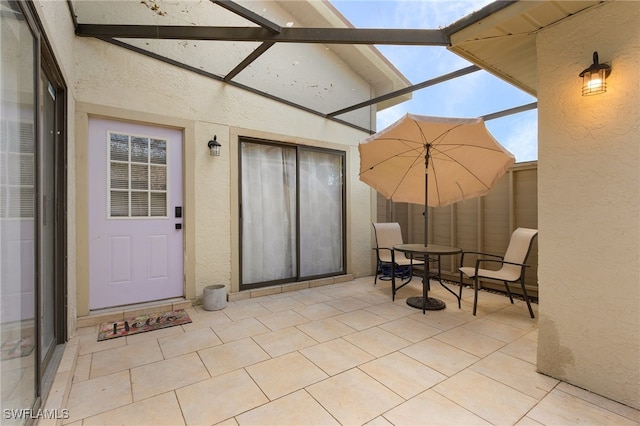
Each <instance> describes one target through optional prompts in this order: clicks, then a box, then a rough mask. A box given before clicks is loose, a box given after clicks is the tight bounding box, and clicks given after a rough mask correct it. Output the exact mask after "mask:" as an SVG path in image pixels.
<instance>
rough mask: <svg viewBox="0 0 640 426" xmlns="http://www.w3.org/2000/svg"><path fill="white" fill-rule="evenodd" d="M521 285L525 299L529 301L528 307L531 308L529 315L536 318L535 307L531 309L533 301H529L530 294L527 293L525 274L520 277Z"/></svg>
mask: <svg viewBox="0 0 640 426" xmlns="http://www.w3.org/2000/svg"><path fill="white" fill-rule="evenodd" d="M520 285H521V286H522V295H523V296H524V300H525V301H526V302H527V308H529V315H531V318H535V315H533V309H531V303H530V302H529V296H528V295H527V289H526V288H525V287H524V276H523V277H522V278H521V279H520Z"/></svg>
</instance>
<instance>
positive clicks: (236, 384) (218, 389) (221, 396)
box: [176, 369, 269, 425]
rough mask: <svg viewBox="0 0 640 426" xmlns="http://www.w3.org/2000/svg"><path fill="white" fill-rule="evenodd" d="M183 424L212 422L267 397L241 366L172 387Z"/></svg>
mask: <svg viewBox="0 0 640 426" xmlns="http://www.w3.org/2000/svg"><path fill="white" fill-rule="evenodd" d="M176 395H177V396H178V402H179V403H180V407H181V408H182V414H183V416H184V419H185V423H186V424H187V425H212V424H214V423H219V422H221V421H223V420H226V419H229V418H230V417H234V416H237V415H238V414H240V413H244V412H245V411H248V410H251V409H253V408H255V407H257V406H259V405H262V404H265V403H267V402H268V401H269V400H268V399H267V397H266V396H265V395H264V393H262V391H261V390H260V388H258V386H257V385H256V384H255V382H254V381H253V379H251V377H250V376H249V375H248V374H247V372H246V371H244V370H243V369H240V370H235V371H232V372H230V373H227V374H223V375H221V376H216V377H214V378H211V379H208V380H205V381H202V382H198V383H195V384H193V385H189V386H185V387H183V388H180V389H178V390H176Z"/></svg>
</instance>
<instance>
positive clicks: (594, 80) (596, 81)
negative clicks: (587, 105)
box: [580, 52, 611, 96]
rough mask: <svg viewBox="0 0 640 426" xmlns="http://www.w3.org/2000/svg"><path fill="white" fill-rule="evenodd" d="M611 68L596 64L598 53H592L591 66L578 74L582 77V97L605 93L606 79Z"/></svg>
mask: <svg viewBox="0 0 640 426" xmlns="http://www.w3.org/2000/svg"><path fill="white" fill-rule="evenodd" d="M610 73H611V67H610V66H609V65H607V64H600V63H598V52H593V64H592V65H591V66H590V67H589V68H587V69H586V70H584V71H582V72H581V73H580V77H582V96H589V95H597V94H599V93H604V92H606V91H607V77H608V76H609V74H610Z"/></svg>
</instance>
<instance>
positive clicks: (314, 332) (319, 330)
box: [296, 318, 356, 342]
mask: <svg viewBox="0 0 640 426" xmlns="http://www.w3.org/2000/svg"><path fill="white" fill-rule="evenodd" d="M296 328H298V329H299V330H301V331H303V332H304V333H306V334H308V335H309V336H311V337H312V338H313V339H315V340H317V341H318V342H327V341H329V340H333V339H336V338H338V337H342V336H346V335H347V334H351V333H354V332H355V331H356V330H355V329H353V328H351V327H349V326H348V325H346V324H344V323H342V322H340V321H338V320H337V319H335V318H325V319H321V320H318V321H313V322H308V323H306V324H301V325H299V326H297V327H296Z"/></svg>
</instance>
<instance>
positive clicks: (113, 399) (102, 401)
mask: <svg viewBox="0 0 640 426" xmlns="http://www.w3.org/2000/svg"><path fill="white" fill-rule="evenodd" d="M131 402H133V401H132V396H131V379H130V376H129V371H120V372H118V373H114V374H109V375H107V376H101V377H98V378H96V379H90V380H85V381H83V382H79V383H74V384H73V385H71V392H70V393H69V400H68V401H67V407H66V408H67V409H68V410H69V419H67V420H65V422H64V423H72V422H75V421H78V420H80V419H84V418H86V417H91V416H95V415H96V414H100V413H104V412H107V411H110V410H113V409H115V408H118V407H122V406H123V405H128V404H131Z"/></svg>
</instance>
